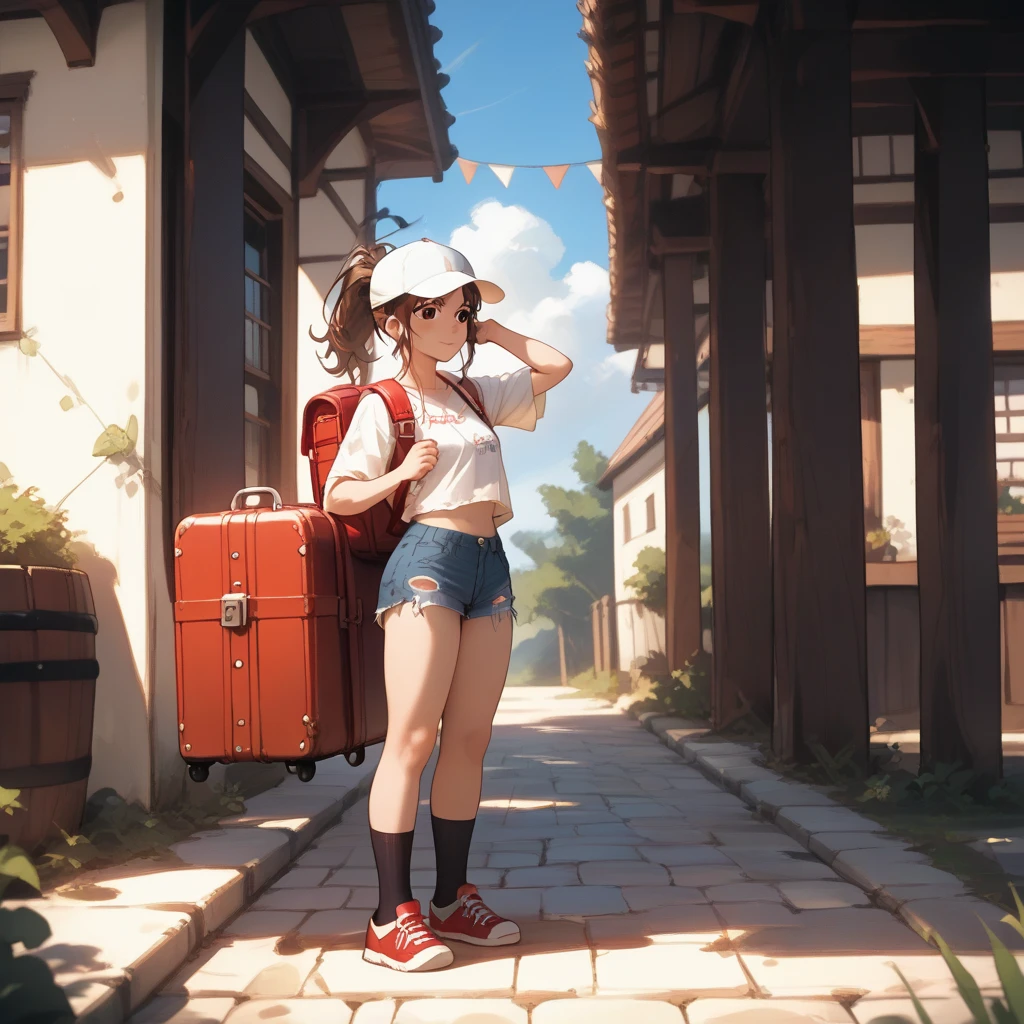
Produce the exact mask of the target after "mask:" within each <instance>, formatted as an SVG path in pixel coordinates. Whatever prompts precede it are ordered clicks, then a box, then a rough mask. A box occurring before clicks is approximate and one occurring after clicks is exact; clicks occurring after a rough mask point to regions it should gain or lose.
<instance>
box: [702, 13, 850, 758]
mask: <svg viewBox="0 0 1024 1024" xmlns="http://www.w3.org/2000/svg"><path fill="white" fill-rule="evenodd" d="M780 6H781V8H782V10H781V11H780V22H782V23H781V24H780V23H776V24H774V25H772V26H771V41H770V44H769V62H770V65H769V66H770V76H769V77H770V110H771V143H772V152H771V181H772V204H771V207H772V240H773V260H772V264H773V297H774V303H773V305H774V332H773V354H772V364H773V365H772V443H773V455H774V458H773V463H772V470H773V508H772V544H773V567H774V615H775V630H774V632H775V669H776V684H775V685H776V696H775V719H774V722H773V729H772V744H773V747H774V749H775V752H776V754H778V755H779V756H781V757H784V758H797V759H799V760H809V759H810V757H811V753H810V750H809V747H808V744H809V743H810V742H814V741H816V742H818V743H820V744H822V745H823V746H824V747H825V749H826V750H827V751H828V752H829V753H831V754H835V753H837V752H838V751H839V750H841V749H843V748H845V747H847V746H851V745H852V750H851V753H852V757H853V761H854V763H856V764H857V765H859V766H860V767H862V768H864V767H866V765H867V755H868V698H867V671H866V660H867V656H866V638H865V590H864V536H863V534H864V507H863V471H862V464H861V438H860V385H859V371H858V364H859V330H858V310H857V268H856V259H855V250H854V234H853V167H852V161H851V159H850V138H851V136H852V132H851V107H850V27H849V22H848V15H847V6H848V5H847V4H845V2H843V0H816V3H814V4H801V5H799V8H800V9H799V11H793V10H791V8H793V7H795V6H797V4H796V2H795V0H788V2H787V3H785V4H783V5H780ZM787 15H788V16H789V20H788V22H787V20H786V19H787ZM794 21H795V22H798V23H799V24H800V25H801V28H800V30H797V29H795V28H793V27H791V26H792V24H793V22H794ZM717 604H718V597H717V595H715V605H716V607H715V616H716V620H717V616H718V607H717ZM715 649H716V650H718V649H719V644H718V643H717V642H716V644H715Z"/></svg>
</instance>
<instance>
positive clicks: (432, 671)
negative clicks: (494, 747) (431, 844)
mask: <svg viewBox="0 0 1024 1024" xmlns="http://www.w3.org/2000/svg"><path fill="white" fill-rule="evenodd" d="M461 623H462V619H461V616H460V615H459V613H458V612H455V611H452V609H450V608H442V607H440V606H438V605H428V606H426V607H424V608H423V609H422V614H420V613H416V612H414V610H413V606H412V604H408V603H407V604H403V605H399V606H398V607H397V608H394V609H392V610H390V611H389V612H388V613H387V614H386V616H385V618H384V678H385V685H386V687H387V696H388V732H387V738H386V740H385V741H384V750H383V752H382V754H381V758H380V764H379V765H378V767H377V771H376V772H375V774H374V777H373V785H372V787H371V789H370V827H371V828H373V829H375V830H376V831H378V832H409V831H411V830H412V829H413V827H414V826H415V823H416V807H417V804H418V802H419V790H420V776H421V775H422V774H423V768H424V767H425V765H426V763H427V761H428V759H429V758H430V755H431V752H432V751H433V749H434V743H435V742H436V740H437V725H438V721H439V720H440V718H441V712H442V710H443V708H444V706H445V701H446V700H447V699H448V692H449V689H450V688H451V684H452V676H453V674H454V672H455V665H456V660H457V659H458V657H459V639H460V626H461ZM491 637H492V642H493V632H492V634H491Z"/></svg>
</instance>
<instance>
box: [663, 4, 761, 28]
mask: <svg viewBox="0 0 1024 1024" xmlns="http://www.w3.org/2000/svg"><path fill="white" fill-rule="evenodd" d="M759 6H760V5H759V3H756V2H753V3H752V2H747V3H743V2H742V0H672V11H673V13H675V14H711V15H713V16H714V17H716V18H724V19H726V20H727V21H738V22H741V23H742V24H744V25H753V24H754V20H755V19H756V18H757V9H758V7H759Z"/></svg>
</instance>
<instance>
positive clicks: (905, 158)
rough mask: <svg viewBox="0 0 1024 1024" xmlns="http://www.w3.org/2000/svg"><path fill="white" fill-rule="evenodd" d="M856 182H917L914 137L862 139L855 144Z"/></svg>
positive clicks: (878, 136) (883, 136) (859, 137)
mask: <svg viewBox="0 0 1024 1024" xmlns="http://www.w3.org/2000/svg"><path fill="white" fill-rule="evenodd" d="M853 180H854V181H855V182H856V183H858V184H861V185H863V184H874V183H877V182H884V181H913V180H914V136H913V135H859V136H857V137H856V138H854V140H853Z"/></svg>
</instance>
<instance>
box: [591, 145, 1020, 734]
mask: <svg viewBox="0 0 1024 1024" xmlns="http://www.w3.org/2000/svg"><path fill="white" fill-rule="evenodd" d="M988 141H989V201H990V205H989V220H990V238H991V269H992V321H993V324H992V326H993V349H994V366H995V394H994V396H993V397H994V404H993V411H994V416H995V435H996V465H997V477H998V479H997V480H996V481H993V486H995V487H997V490H998V493H999V495H1000V515H999V578H1000V591H1001V597H1002V627H1003V652H1002V658H1003V670H1004V687H1003V693H1004V706H1003V725H1004V729H1020V728H1024V154H1022V139H1021V132H1020V131H1019V130H1010V131H1008V130H1000V131H990V132H989V139H988ZM913 153H914V146H913V137H912V136H909V135H892V136H890V135H879V136H864V137H858V138H855V139H854V140H853V161H854V201H855V207H854V212H855V224H856V227H855V232H856V244H857V275H858V286H859V295H860V352H861V423H862V439H863V462H864V517H865V557H866V560H867V583H868V676H869V680H868V681H869V696H870V705H871V706H870V717H871V720H875V719H876V718H879V717H885V718H887V719H888V720H889V721H890V722H891V723H893V724H905V725H908V726H909V725H912V724H914V723H916V719H917V708H918V664H919V662H918V657H919V650H918V610H917V587H916V585H917V564H916V558H917V553H916V530H917V527H916V520H917V516H916V487H915V455H914V278H913V260H914V239H913V201H914V184H913V171H914V168H913ZM699 191H700V186H699V183H697V182H695V181H694V179H693V178H692V177H690V176H684V175H676V176H675V180H674V181H673V194H674V195H679V196H685V195H694V194H697V193H698V192H699ZM652 280H653V279H652ZM707 288H708V278H707V271H706V268H705V276H704V277H703V278H702V279H701V280H698V281H696V282H695V284H694V306H695V311H696V312H697V314H698V322H697V328H698V341H699V345H698V354H697V364H698V392H699V402H698V405H699V408H700V410H701V412H700V415H707V401H708V380H707V365H708V363H707V360H708V338H707V335H708V329H709V327H708V317H707V309H708V306H707V303H708V292H707ZM648 299H649V304H650V305H649V310H650V313H649V315H650V323H651V335H652V336H653V340H651V341H646V342H644V343H643V344H642V345H641V347H640V348H639V349H638V351H637V362H636V367H635V370H634V374H633V383H632V387H633V390H634V391H638V390H652V391H657V392H658V394H657V395H655V398H654V400H653V401H652V403H651V405H650V406H649V407H648V409H647V410H645V412H644V414H643V415H642V416H641V417H640V419H639V420H638V421H637V423H636V425H634V427H633V428H632V430H631V431H630V433H629V434H628V435H627V437H626V438H625V439H624V441H623V443H622V445H621V446H620V447H619V449H618V451H616V453H615V454H614V455H613V457H612V460H611V462H610V464H609V467H608V471H607V472H606V474H605V480H606V481H607V482H610V483H611V486H612V487H613V493H614V495H615V579H616V593H615V599H616V602H617V605H618V617H617V622H618V626H619V637H618V644H619V650H618V665H619V667H620V668H621V669H623V670H627V669H629V668H630V666H631V663H632V661H633V659H635V658H637V657H642V656H644V655H645V654H646V653H647V649H656V650H663V649H664V648H663V643H664V641H663V640H662V639H661V638H662V636H663V633H661V632H657V631H653V630H652V631H651V632H650V633H647V632H645V630H646V629H648V627H647V626H646V624H645V625H644V626H643V628H640V625H639V624H640V623H641V622H643V619H642V618H641V617H639V616H638V613H637V612H636V610H635V604H634V602H633V601H632V598H633V597H634V595H633V594H632V593H631V592H629V591H628V590H627V588H625V587H624V584H623V581H624V580H625V579H626V578H628V577H629V576H631V575H633V573H634V571H635V570H634V569H633V561H634V560H635V558H636V555H637V553H638V552H639V550H640V549H641V548H642V547H644V546H646V544H647V543H654V542H655V538H660V541H659V543H660V546H662V547H663V546H664V528H663V526H662V524H661V522H660V519H659V518H658V513H657V511H656V514H655V520H654V523H655V529H654V530H652V531H651V532H650V533H649V534H644V533H643V532H642V531H643V528H644V525H645V512H644V509H645V507H646V506H645V503H646V502H647V499H648V496H649V493H650V492H651V491H655V490H656V491H657V494H658V503H660V502H662V501H663V500H664V497H663V491H664V475H663V469H664V444H663V441H662V440H661V438H662V437H663V434H664V423H663V420H664V412H663V408H664V407H663V403H662V402H660V401H659V400H660V398H661V396H662V395H663V394H664V392H663V391H661V390H660V389H661V388H662V387H663V386H664V365H665V355H664V343H663V341H662V338H663V329H664V328H663V321H662V317H661V310H662V297H661V294H660V288H659V287H655V288H653V289H652V292H651V294H650V295H649V297H648ZM766 299H767V301H766V320H767V329H766V338H765V343H766V351H767V353H768V355H769V357H770V354H771V338H772V327H771V325H772V316H771V285H770V282H769V287H768V289H767V296H766ZM701 313H703V314H704V315H703V316H701V315H700V314H701ZM768 417H769V428H770V421H771V412H770V409H769V410H768ZM769 437H770V429H769ZM770 454H771V453H770V449H769V458H770ZM658 503H656V504H655V508H656V510H657V509H659V508H660V507H661V505H660V504H658ZM627 509H628V516H629V524H630V530H629V533H628V535H627V533H626V527H625V516H626V510H627ZM658 625H659V628H663V627H662V626H661V624H658ZM652 640H657V641H660V642H661V644H662V646H661V647H651V648H647V645H648V644H650V643H651V642H652ZM638 644H639V648H638V646H637V645H638Z"/></svg>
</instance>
